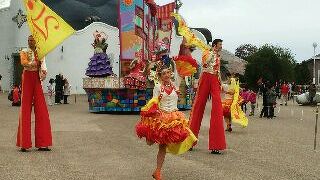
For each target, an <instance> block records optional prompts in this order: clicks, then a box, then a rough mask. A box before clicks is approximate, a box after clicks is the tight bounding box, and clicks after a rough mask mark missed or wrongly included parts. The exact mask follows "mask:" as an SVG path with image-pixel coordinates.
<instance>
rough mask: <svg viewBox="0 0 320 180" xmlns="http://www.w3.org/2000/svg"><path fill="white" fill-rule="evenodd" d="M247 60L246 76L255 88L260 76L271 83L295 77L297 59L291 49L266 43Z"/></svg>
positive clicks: (249, 83) (250, 84) (251, 86)
mask: <svg viewBox="0 0 320 180" xmlns="http://www.w3.org/2000/svg"><path fill="white" fill-rule="evenodd" d="M246 60H247V61H248V63H247V66H246V71H245V75H244V76H245V80H246V81H247V82H246V83H247V84H248V85H249V87H250V88H255V87H256V85H257V81H258V79H260V78H262V79H264V80H265V81H270V82H271V83H274V82H276V81H279V80H281V79H282V80H286V81H292V80H293V79H294V67H295V60H294V56H293V54H292V53H291V51H290V50H289V49H285V48H281V47H279V46H273V45H269V44H266V45H263V46H261V47H260V48H259V49H258V50H257V51H256V52H255V53H253V54H252V55H250V56H248V57H247V58H246Z"/></svg>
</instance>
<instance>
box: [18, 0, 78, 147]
mask: <svg viewBox="0 0 320 180" xmlns="http://www.w3.org/2000/svg"><path fill="white" fill-rule="evenodd" d="M24 4H25V6H26V10H27V21H28V24H29V28H30V31H31V33H32V35H30V36H29V38H28V46H29V48H26V49H23V50H22V51H21V52H20V59H21V64H22V66H23V67H24V70H23V74H22V94H21V109H20V113H19V127H18V135H17V144H16V145H17V146H18V147H20V148H21V151H22V152H27V149H30V148H31V147H32V142H31V110H32V103H34V114H35V147H36V148H38V150H40V151H50V149H49V146H52V134H51V125H50V118H49V113H48V109H47V105H46V102H45V98H44V95H43V90H42V85H41V81H43V80H44V79H45V78H46V74H47V68H46V64H45V58H44V57H45V55H46V54H48V53H49V52H50V51H51V50H53V49H54V48H55V47H56V46H57V45H58V44H60V43H61V42H62V41H63V40H64V39H65V38H67V37H69V36H70V35H71V34H72V33H73V32H75V30H74V29H73V28H72V27H71V26H70V25H68V24H67V23H66V22H64V21H63V19H61V17H59V16H58V15H57V14H56V13H55V12H53V11H52V10H51V9H49V8H48V7H47V6H46V5H45V4H43V3H42V2H41V1H40V0H24Z"/></svg>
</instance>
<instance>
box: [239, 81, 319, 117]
mask: <svg viewBox="0 0 320 180" xmlns="http://www.w3.org/2000/svg"><path fill="white" fill-rule="evenodd" d="M306 92H308V100H309V102H310V104H311V105H314V103H315V102H314V99H315V95H316V86H315V84H310V85H309V86H306V85H296V84H295V83H294V82H292V83H288V82H285V81H280V82H276V83H274V84H272V83H270V82H262V81H259V82H258V91H256V92H255V91H253V90H249V89H247V88H246V87H242V88H241V92H240V96H241V98H242V103H241V109H242V110H243V111H244V112H245V113H247V105H249V104H250V106H251V111H250V113H249V116H252V115H254V111H255V107H256V99H257V97H258V96H259V95H261V96H262V99H263V100H262V106H263V107H262V109H261V112H260V117H261V118H262V117H266V118H269V119H272V118H274V117H276V116H275V115H274V109H275V107H276V105H277V99H279V101H280V103H279V104H280V105H281V106H282V105H285V106H287V105H288V101H289V100H292V99H293V98H294V96H295V95H300V94H302V93H306Z"/></svg>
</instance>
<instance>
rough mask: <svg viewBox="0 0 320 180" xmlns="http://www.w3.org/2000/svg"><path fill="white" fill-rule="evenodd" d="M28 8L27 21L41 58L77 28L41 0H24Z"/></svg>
mask: <svg viewBox="0 0 320 180" xmlns="http://www.w3.org/2000/svg"><path fill="white" fill-rule="evenodd" d="M23 1H24V5H25V7H26V10H27V22H28V25H29V28H30V31H31V33H32V35H33V38H34V39H35V41H36V50H37V53H38V57H39V59H42V58H43V57H44V56H45V55H47V54H48V53H49V52H50V51H52V50H53V49H54V48H55V47H57V46H58V45H59V44H60V43H61V42H62V41H63V40H65V39H66V38H67V37H69V36H70V35H72V34H73V33H74V32H75V30H74V29H73V28H72V27H71V26H70V25H69V24H67V23H66V22H65V21H64V20H63V19H62V18H61V17H60V16H58V15H57V14H56V13H55V12H54V11H52V10H51V9H50V8H49V7H47V6H46V5H45V4H44V3H43V2H41V0H23Z"/></svg>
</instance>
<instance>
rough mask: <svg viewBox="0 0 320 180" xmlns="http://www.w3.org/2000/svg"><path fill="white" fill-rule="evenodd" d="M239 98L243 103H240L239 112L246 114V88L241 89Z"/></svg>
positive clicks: (247, 91) (247, 92)
mask: <svg viewBox="0 0 320 180" xmlns="http://www.w3.org/2000/svg"><path fill="white" fill-rule="evenodd" d="M240 96H241V98H242V99H243V101H242V103H241V110H242V111H243V112H244V113H247V103H248V96H249V90H248V89H246V88H243V90H242V91H241V92H240Z"/></svg>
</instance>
